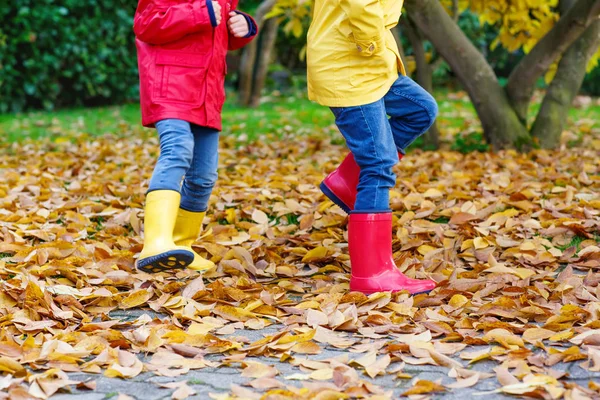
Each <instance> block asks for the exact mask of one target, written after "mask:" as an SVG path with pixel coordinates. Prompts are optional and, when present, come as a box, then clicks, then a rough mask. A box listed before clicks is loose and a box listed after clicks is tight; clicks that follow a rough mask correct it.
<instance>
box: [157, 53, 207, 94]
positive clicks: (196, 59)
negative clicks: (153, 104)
mask: <svg viewBox="0 0 600 400" xmlns="http://www.w3.org/2000/svg"><path fill="white" fill-rule="evenodd" d="M208 59H209V56H208V55H207V54H198V53H186V52H181V51H165V50H163V51H161V52H159V53H158V54H157V56H156V79H155V88H154V98H155V100H158V101H168V102H176V103H188V104H196V105H197V104H201V103H203V102H204V99H205V97H206V71H207V65H208Z"/></svg>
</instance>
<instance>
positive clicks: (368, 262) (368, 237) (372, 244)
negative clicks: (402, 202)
mask: <svg viewBox="0 0 600 400" xmlns="http://www.w3.org/2000/svg"><path fill="white" fill-rule="evenodd" d="M348 250H349V252H350V260H351V263H352V274H353V275H355V276H367V275H372V274H373V273H377V271H378V270H379V269H381V270H383V269H386V268H389V264H390V263H392V264H393V258H392V213H391V212H386V213H352V214H350V217H349V223H348Z"/></svg>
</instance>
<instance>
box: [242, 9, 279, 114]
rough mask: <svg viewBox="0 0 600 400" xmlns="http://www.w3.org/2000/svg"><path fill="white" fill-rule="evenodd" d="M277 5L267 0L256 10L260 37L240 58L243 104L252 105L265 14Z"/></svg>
mask: <svg viewBox="0 0 600 400" xmlns="http://www.w3.org/2000/svg"><path fill="white" fill-rule="evenodd" d="M274 5H275V0H265V1H264V2H263V3H262V4H261V5H260V6H259V7H258V9H257V10H256V15H255V17H254V19H255V21H256V24H257V25H258V27H259V37H258V38H255V39H254V40H253V41H252V42H250V43H249V44H248V45H247V46H246V47H244V50H243V52H242V58H241V60H240V68H239V81H240V82H239V89H238V102H239V104H240V105H242V106H248V105H250V98H251V97H252V86H253V83H254V70H255V66H256V54H257V52H258V50H257V48H258V43H259V38H260V36H261V35H262V30H263V29H264V24H265V15H267V13H268V12H269V11H271V9H272V8H273V6H274Z"/></svg>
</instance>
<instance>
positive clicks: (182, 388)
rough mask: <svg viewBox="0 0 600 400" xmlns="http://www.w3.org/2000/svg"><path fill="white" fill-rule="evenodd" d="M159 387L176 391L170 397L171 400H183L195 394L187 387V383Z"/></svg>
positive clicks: (163, 384)
mask: <svg viewBox="0 0 600 400" xmlns="http://www.w3.org/2000/svg"><path fill="white" fill-rule="evenodd" d="M160 387H163V388H167V389H176V390H175V391H174V392H173V394H172V395H171V398H172V399H175V400H183V399H187V398H188V397H190V396H193V395H195V394H196V391H195V390H194V389H192V388H191V387H189V386H188V385H187V381H181V382H171V383H161V384H160Z"/></svg>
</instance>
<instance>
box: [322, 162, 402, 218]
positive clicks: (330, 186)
mask: <svg viewBox="0 0 600 400" xmlns="http://www.w3.org/2000/svg"><path fill="white" fill-rule="evenodd" d="M402 157H403V154H402V153H398V158H399V159H400V160H401V159H402ZM359 175H360V167H359V166H358V164H356V161H355V160H354V156H353V155H352V153H349V154H348V155H347V156H346V158H345V159H344V161H342V163H341V164H340V165H339V167H337V168H336V169H335V170H334V171H333V172H332V173H330V174H329V175H327V177H326V178H325V179H324V180H323V182H321V185H320V188H321V191H322V192H323V193H324V194H325V196H327V197H329V199H330V200H331V201H333V202H334V203H335V204H337V205H338V206H339V207H340V208H341V209H342V210H344V211H345V212H346V213H348V214H350V212H351V211H352V210H354V203H355V202H356V192H357V187H358V179H359Z"/></svg>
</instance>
